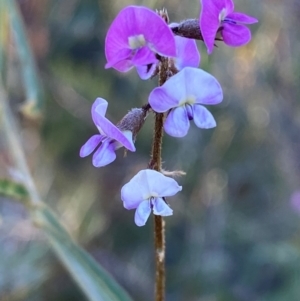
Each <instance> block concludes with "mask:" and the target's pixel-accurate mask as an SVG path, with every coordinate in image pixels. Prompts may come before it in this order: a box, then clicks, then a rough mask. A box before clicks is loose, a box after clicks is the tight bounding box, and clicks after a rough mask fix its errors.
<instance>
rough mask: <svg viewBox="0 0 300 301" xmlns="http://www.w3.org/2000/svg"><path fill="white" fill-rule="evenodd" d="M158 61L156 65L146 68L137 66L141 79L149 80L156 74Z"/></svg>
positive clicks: (146, 66)
mask: <svg viewBox="0 0 300 301" xmlns="http://www.w3.org/2000/svg"><path fill="white" fill-rule="evenodd" d="M157 63H158V61H156V62H155V63H154V64H149V65H145V66H136V71H137V73H138V75H139V76H140V78H141V79H143V80H146V79H149V78H150V77H151V76H152V75H153V74H154V72H155V70H156V67H157Z"/></svg>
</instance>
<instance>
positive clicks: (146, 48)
mask: <svg viewBox="0 0 300 301" xmlns="http://www.w3.org/2000/svg"><path fill="white" fill-rule="evenodd" d="M156 53H158V54H159V55H161V56H167V57H174V56H175V55H176V47H175V39H174V36H173V33H172V31H171V29H170V28H169V27H168V25H167V23H166V22H165V21H164V20H163V19H162V18H161V17H160V16H159V15H158V14H156V13H155V12H154V11H152V10H150V9H148V8H146V7H142V6H127V7H125V8H124V9H123V10H121V11H120V12H119V14H118V15H117V17H116V18H115V20H114V21H113V23H112V24H111V26H110V28H109V29H108V32H107V35H106V40H105V55H106V59H107V64H106V65H105V68H110V67H113V68H115V69H117V70H118V71H120V72H126V71H128V70H130V69H131V68H132V67H134V66H145V65H148V64H152V63H155V62H156V61H157V59H156V57H155V54H156Z"/></svg>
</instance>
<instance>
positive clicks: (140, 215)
mask: <svg viewBox="0 0 300 301" xmlns="http://www.w3.org/2000/svg"><path fill="white" fill-rule="evenodd" d="M150 213H151V207H150V202H149V201H143V202H142V203H140V205H139V206H138V207H137V209H136V211H135V215H134V222H135V224H136V225H137V226H139V227H141V226H144V225H145V224H146V222H147V220H148V218H149V216H150Z"/></svg>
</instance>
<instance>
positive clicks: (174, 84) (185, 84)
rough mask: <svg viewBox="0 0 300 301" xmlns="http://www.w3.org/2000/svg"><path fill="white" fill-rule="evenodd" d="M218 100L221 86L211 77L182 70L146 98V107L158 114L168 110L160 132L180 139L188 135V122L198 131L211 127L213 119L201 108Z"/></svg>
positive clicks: (220, 94) (213, 125)
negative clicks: (192, 123) (198, 129)
mask: <svg viewBox="0 0 300 301" xmlns="http://www.w3.org/2000/svg"><path fill="white" fill-rule="evenodd" d="M222 99H223V92H222V89H221V86H220V84H219V83H218V81H217V80H216V79H215V78H214V77H213V76H212V75H210V74H209V73H207V72H205V71H203V70H201V69H196V68H191V67H186V68H184V69H183V70H182V71H180V72H179V73H177V74H175V75H174V76H172V77H171V78H169V79H168V80H167V81H166V82H165V83H164V84H163V85H162V86H161V87H157V88H155V89H154V90H153V91H152V92H151V93H150V95H149V104H150V105H151V107H152V109H153V110H154V111H156V112H158V113H163V112H167V111H169V110H170V112H169V114H168V116H167V118H166V121H165V123H164V129H165V131H166V132H167V133H168V134H169V135H170V136H173V137H183V136H185V135H186V134H187V132H188V129H189V126H190V122H189V121H190V120H194V122H195V124H196V126H197V127H199V128H205V129H208V128H212V127H215V126H216V122H215V119H214V117H213V116H212V114H211V113H210V112H209V111H208V110H207V109H206V108H205V107H203V106H202V104H205V105H215V104H218V103H220V102H221V101H222Z"/></svg>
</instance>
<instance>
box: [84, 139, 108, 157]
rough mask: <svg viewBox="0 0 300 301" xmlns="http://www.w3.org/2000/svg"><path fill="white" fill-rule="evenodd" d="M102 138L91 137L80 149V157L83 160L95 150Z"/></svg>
mask: <svg viewBox="0 0 300 301" xmlns="http://www.w3.org/2000/svg"><path fill="white" fill-rule="evenodd" d="M103 138H104V136H102V135H94V136H92V137H91V138H90V139H89V140H88V141H87V142H86V143H85V144H84V145H83V146H82V147H81V149H80V154H79V155H80V157H81V158H84V157H86V156H88V155H90V154H91V153H92V152H93V151H94V150H95V148H96V147H97V146H98V145H99V143H100V142H101V141H102V140H103Z"/></svg>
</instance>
